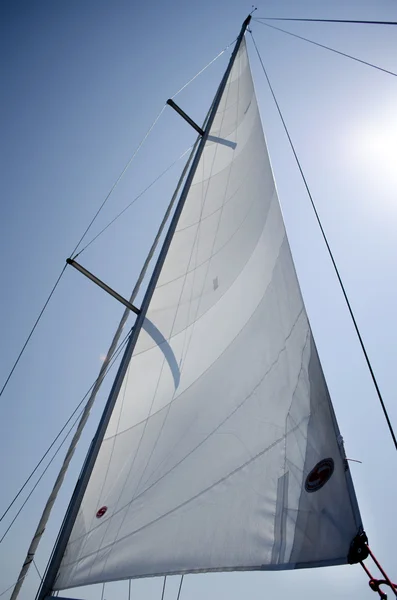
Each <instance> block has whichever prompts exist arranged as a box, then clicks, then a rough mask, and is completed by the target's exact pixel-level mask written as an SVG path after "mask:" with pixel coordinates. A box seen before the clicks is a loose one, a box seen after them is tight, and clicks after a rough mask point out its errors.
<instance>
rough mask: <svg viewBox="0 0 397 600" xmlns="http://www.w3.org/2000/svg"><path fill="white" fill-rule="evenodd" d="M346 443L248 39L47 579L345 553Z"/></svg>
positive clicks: (353, 520)
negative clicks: (280, 189)
mask: <svg viewBox="0 0 397 600" xmlns="http://www.w3.org/2000/svg"><path fill="white" fill-rule="evenodd" d="M340 440H341V438H340V436H339V432H338V429H337V424H336V421H335V418H334V414H333V410H332V406H331V402H330V398H329V395H328V391H327V386H326V383H325V380H324V376H323V373H322V369H321V365H320V363H319V359H318V356H317V352H316V347H315V345H314V341H313V337H312V334H311V330H310V327H309V324H308V319H307V315H306V312H305V308H304V305H303V301H302V297H301V293H300V290H299V285H298V282H297V278H296V274H295V270H294V265H293V262H292V258H291V253H290V249H289V246H288V241H287V238H286V232H285V228H284V224H283V220H282V216H281V211H280V207H279V203H278V198H277V194H276V190H275V185H274V180H273V176H272V171H271V167H270V164H269V158H268V155H267V150H266V145H265V140H264V136H263V131H262V126H261V122H260V117H259V112H258V107H257V102H256V98H255V93H254V88H253V82H252V78H251V72H250V67H249V62H248V56H247V51H246V46H245V42H244V41H243V43H242V45H241V48H240V50H239V53H238V55H237V58H236V61H235V64H234V66H233V69H232V72H231V74H230V77H229V80H228V82H227V85H226V89H225V92H224V95H223V98H222V101H221V105H220V108H219V110H218V112H217V115H216V118H215V121H214V124H213V127H212V130H211V136H210V138H209V140H208V142H207V144H206V147H205V150H204V154H203V156H202V158H201V161H200V164H199V167H198V170H197V172H196V175H195V178H194V181H193V185H192V187H191V190H190V193H189V196H188V198H187V201H186V204H185V207H184V210H183V213H182V215H181V218H180V221H179V224H178V227H177V231H176V233H175V236H174V238H173V241H172V243H171V246H170V249H169V253H168V256H167V259H166V262H165V265H164V268H163V270H162V273H161V276H160V279H159V282H158V285H157V287H156V290H155V293H154V296H153V298H152V301H151V304H150V307H149V311H148V314H147V319H146V321H145V325H144V330H143V331H142V332H141V334H140V337H139V340H138V343H137V346H136V349H135V352H134V355H133V358H132V360H131V362H130V365H129V368H128V372H127V375H126V377H125V379H124V382H123V385H122V389H121V391H120V394H119V397H118V399H117V403H116V406H115V410H114V412H113V415H112V418H111V421H110V424H109V426H108V429H107V433H106V436H105V440H104V441H103V444H102V447H101V450H100V453H99V456H98V458H97V461H96V464H95V468H94V471H93V473H92V476H91V479H90V482H89V485H88V488H87V490H86V493H85V496H84V499H83V502H82V506H81V509H80V512H79V516H78V518H77V521H76V523H75V526H74V529H73V531H72V534H71V537H70V540H69V543H68V546H67V550H66V553H65V556H64V558H63V562H62V565H61V568H60V572H59V574H58V578H57V583H56V586H55V588H56V589H65V588H68V587H73V586H78V585H85V584H89V583H98V582H103V581H113V580H119V579H123V578H131V577H145V576H154V575H160V574H170V573H190V572H198V571H222V570H238V569H241V570H243V569H247V570H248V569H284V568H297V567H303V566H320V565H331V564H342V563H345V562H346V561H347V554H348V551H349V546H350V543H351V541H352V539H353V538H354V537H355V535H356V534H357V532H358V530H359V528H360V526H361V521H360V515H359V511H358V507H357V503H356V499H355V495H354V490H353V487H352V484H351V479H350V474H349V471H348V469H347V462H346V461H345V459H344V454H343V447H342V443H341V441H340Z"/></svg>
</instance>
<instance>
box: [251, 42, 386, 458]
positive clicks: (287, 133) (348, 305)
mask: <svg viewBox="0 0 397 600" xmlns="http://www.w3.org/2000/svg"><path fill="white" fill-rule="evenodd" d="M250 34H251V38H252V41H253V43H254V46H255V50H256V53H257V55H258V58H259V61H260V64H261V66H262V69H263V72H264V74H265V77H266V80H267V83H268V85H269V88H270V91H271V94H272V96H273V100H274V103H275V105H276V107H277V111H278V114H279V115H280V119H281V122H282V124H283V127H284V131H285V133H286V135H287V138H288V141H289V144H290V146H291V149H292V152H293V155H294V157H295V160H296V163H297V165H298V169H299V172H300V174H301V177H302V180H303V183H304V185H305V188H306V192H307V195H308V196H309V199H310V203H311V205H312V208H313V211H314V214H315V217H316V220H317V223H318V226H319V228H320V231H321V234H322V237H323V239H324V242H325V245H326V247H327V250H328V254H329V256H330V259H331V262H332V265H333V267H334V270H335V274H336V277H337V279H338V282H339V285H340V288H341V290H342V293H343V297H344V299H345V302H346V305H347V308H348V310H349V314H350V317H351V319H352V322H353V325H354V329H355V331H356V334H357V337H358V340H359V343H360V346H361V350H362V352H363V354H364V358H365V361H366V363H367V367H368V370H369V372H370V375H371V378H372V382H373V384H374V386H375V390H376V393H377V395H378V399H379V402H380V405H381V407H382V411H383V415H384V417H385V419H386V423H387V426H388V428H389V432H390V435H391V437H392V440H393V443H394V446H395V449H396V450H397V438H396V435H395V433H394V430H393V426H392V423H391V421H390V418H389V415H388V412H387V408H386V406H385V403H384V401H383V397H382V394H381V391H380V388H379V385H378V382H377V379H376V377H375V373H374V371H373V369H372V365H371V362H370V360H369V357H368V354H367V350H366V348H365V345H364V342H363V339H362V337H361V333H360V330H359V328H358V325H357V321H356V318H355V316H354V313H353V309H352V307H351V304H350V301H349V298H348V296H347V293H346V290H345V286H344V284H343V282H342V278H341V275H340V273H339V269H338V267H337V264H336V262H335V258H334V256H333V253H332V250H331V247H330V245H329V242H328V239H327V236H326V234H325V231H324V228H323V226H322V223H321V220H320V216H319V214H318V212H317V208H316V205H315V203H314V200H313V196H312V194H311V192H310V188H309V185H308V183H307V180H306V177H305V175H304V173H303V169H302V166H301V164H300V161H299V158H298V155H297V153H296V150H295V146H294V144H293V142H292V139H291V136H290V134H289V131H288V127H287V124H286V122H285V120H284V117H283V114H282V112H281V108H280V105H279V103H278V101H277V98H276V95H275V93H274V90H273V87H272V85H271V83H270V79H269V76H268V74H267V71H266V69H265V65H264V64H263V60H262V57H261V55H260V53H259V50H258V46H257V45H256V42H255V38H254V36H253V34H252V31H250Z"/></svg>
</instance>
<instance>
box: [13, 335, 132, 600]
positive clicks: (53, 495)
mask: <svg viewBox="0 0 397 600" xmlns="http://www.w3.org/2000/svg"><path fill="white" fill-rule="evenodd" d="M127 339H128V335H127V336H126V338H125V339H124V341H123V342H122V344H120V347H119V352H121V349H122V347H123V345H124V344H125V343H126V341H127ZM119 352H118V353H117V355H118V354H119ZM116 358H117V356H116V355H115V356H114V359H113V360H112V364H113V363H114V361H115V360H116ZM109 360H110V359H109ZM108 365H109V361H107V366H108ZM109 368H110V367H109ZM107 372H108V369H107V368H106V369H103V365H102V368H101V370H100V373H99V375H98V378H97V380H96V382H95V384H94V386H93V391H92V394H91V396H90V398H89V399H88V401H87V403H86V405H85V407H84V409H83V411H82V413H81V417H80V421H79V423H78V426H77V429H76V431H75V434H74V436H73V438H72V441H71V443H70V446H69V448H68V451H67V453H66V456H65V458H64V461H63V463H62V466H61V469H60V471H59V474H58V477H57V479H56V481H55V483H54V486H53V488H52V491H51V494H50V496H49V498H48V500H47V504H46V505H45V507H44V510H43V513H42V515H41V518H40V521H39V524H38V526H37V528H36V531H35V534H34V536H33V539H32V541H31V543H30V546H29V549H28V552H27V555H26V558H25V561H24V563H23V565H22V568H21V572H20V577H19V579H18V581H17V583H16V585H15V587H14V590H13V592H12V594H11V598H10V600H15V599H16V598H17V596H18V594H19V590H20V589H21V586H22V583H23V580H24V578H25V576H26V575H27V573H28V571H29V567H30V563H31V562H32V560H33V558H34V555H35V553H36V550H37V547H38V545H39V543H40V539H41V536H42V535H43V533H44V530H45V527H46V524H47V521H48V519H49V516H50V514H51V510H52V507H53V504H54V502H55V499H56V497H57V495H58V492H59V489H60V487H61V485H62V482H63V480H64V477H65V474H66V471H67V469H68V467H69V463H70V461H71V459H72V456H73V454H74V451H75V448H76V445H77V442H78V441H79V439H80V437H81V434H82V432H83V429H84V426H85V424H86V422H87V419H88V416H89V414H90V410H91V406H92V403H93V401H94V398H95V395H94V396H93V394H94V391H95V390H98V389H99V386H100V384H101V383H102V381H103V379H104V377H105V375H106V374H107ZM95 393H96V392H95ZM76 422H77V420H76ZM47 468H48V467H47ZM30 495H31V494H30ZM25 503H26V502H25Z"/></svg>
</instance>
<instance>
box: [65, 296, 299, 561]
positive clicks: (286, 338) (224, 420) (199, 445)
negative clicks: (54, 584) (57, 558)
mask: <svg viewBox="0 0 397 600" xmlns="http://www.w3.org/2000/svg"><path fill="white" fill-rule="evenodd" d="M255 314H256V311H255V313H253V315H252V317H251V319H252V318H253V317H254V316H255ZM303 314H304V308H303V307H302V308H301V310H300V311H299V313H298V315H297V317H296V319H295V321H294V323H293V324H292V326H291V330H290V332H289V333H288V335H287V336H286V337H285V344H284V346H283V347H282V348H281V349H280V351H279V352H278V354H277V356H276V358H275V359H274V361H273V362H272V363H271V364H270V365H269V368H268V369H267V370H266V372H265V373H264V375H263V376H262V377H261V378H260V380H259V381H258V383H257V384H256V386H255V387H254V388H253V389H252V391H251V392H250V393H249V394H248V395H247V396H246V397H245V398H243V400H242V401H241V402H240V403H239V404H238V405H237V406H236V407H235V408H234V409H233V410H232V411H231V412H230V413H229V414H228V415H227V416H226V417H225V418H224V419H223V420H222V421H221V423H219V424H218V425H217V427H216V428H215V429H214V430H213V431H211V433H209V434H208V435H207V436H206V437H205V438H204V439H203V440H202V441H201V442H200V443H199V444H198V445H197V446H195V447H194V448H193V449H192V450H191V451H190V452H189V454H187V455H186V456H184V457H183V458H182V459H181V460H180V461H179V462H178V463H176V464H175V465H174V466H173V467H172V468H171V469H170V470H169V471H167V472H166V473H164V474H163V475H162V476H161V477H160V478H159V479H157V480H156V481H154V482H153V483H152V484H150V486H149V487H148V488H146V489H145V490H142V492H140V493H139V494H138V495H137V496H136V497H135V498H134V499H133V500H131V501H130V502H128V504H125V505H124V506H123V507H121V508H120V509H119V510H118V511H117V512H114V513H113V515H112V516H113V517H114V516H116V515H117V514H118V513H119V512H120V511H122V510H124V509H125V508H126V507H127V506H129V505H131V504H132V502H133V501H136V500H138V499H139V498H140V497H141V496H142V495H143V494H145V493H146V492H148V491H149V490H150V489H151V488H152V487H154V486H155V485H157V484H158V483H159V482H160V481H161V480H162V479H164V478H165V477H167V476H168V475H169V474H170V473H171V472H172V471H173V470H174V469H176V468H177V467H179V466H180V464H182V462H184V461H185V460H186V459H187V458H189V456H190V455H191V454H193V453H194V452H195V451H196V450H197V449H198V448H200V447H201V446H202V445H203V444H204V443H205V442H206V441H208V439H209V438H210V437H211V436H212V435H213V434H214V433H215V432H216V431H217V430H218V429H219V428H220V427H222V426H223V425H224V424H225V423H226V422H227V421H228V420H229V419H230V418H231V417H232V416H233V415H234V414H235V413H236V412H237V411H238V410H239V409H240V408H241V407H242V406H243V405H244V404H245V402H246V401H247V400H249V399H250V398H251V397H252V396H253V395H254V393H255V392H256V390H257V389H258V388H259V387H260V386H261V385H262V383H263V381H264V380H265V379H266V377H267V376H268V375H269V373H271V371H272V370H273V369H274V367H275V366H276V365H277V363H278V361H279V359H280V357H281V355H282V354H283V353H284V352H286V349H287V348H286V342H287V341H288V340H289V339H290V337H291V335H292V333H293V332H294V329H295V327H296V325H297V324H298V322H299V320H300V318H301V316H302V315H303ZM251 319H250V320H251ZM240 334H241V331H240V332H239V333H238V335H240ZM238 335H237V336H236V337H238ZM235 339H236V338H235ZM233 341H234V340H233ZM305 343H306V342H305ZM226 350H227V348H226V349H225V351H224V352H226ZM196 381H197V380H196ZM196 381H195V382H194V383H196ZM194 383H193V384H192V385H194ZM162 410H164V409H162ZM149 418H150V417H149ZM296 427H299V424H298V425H296ZM123 433H124V432H123ZM281 439H284V434H283V435H282V437H280V440H281ZM101 526H103V524H99V525H97V527H94V528H93V529H91V530H90V531H89V532H88V533H92V532H93V531H95V529H97V528H99V527H101ZM85 535H87V533H85V534H83V535H81V536H79V537H76V538H75V539H74V540H73V542H72V543H75V542H77V541H78V540H80V539H82V538H83V537H84V536H85ZM68 564H69V563H68ZM70 564H73V563H70ZM65 566H66V565H65Z"/></svg>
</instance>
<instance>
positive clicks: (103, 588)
mask: <svg viewBox="0 0 397 600" xmlns="http://www.w3.org/2000/svg"><path fill="white" fill-rule="evenodd" d="M104 595H105V584H103V585H102V595H101V600H103V597H104Z"/></svg>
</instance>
